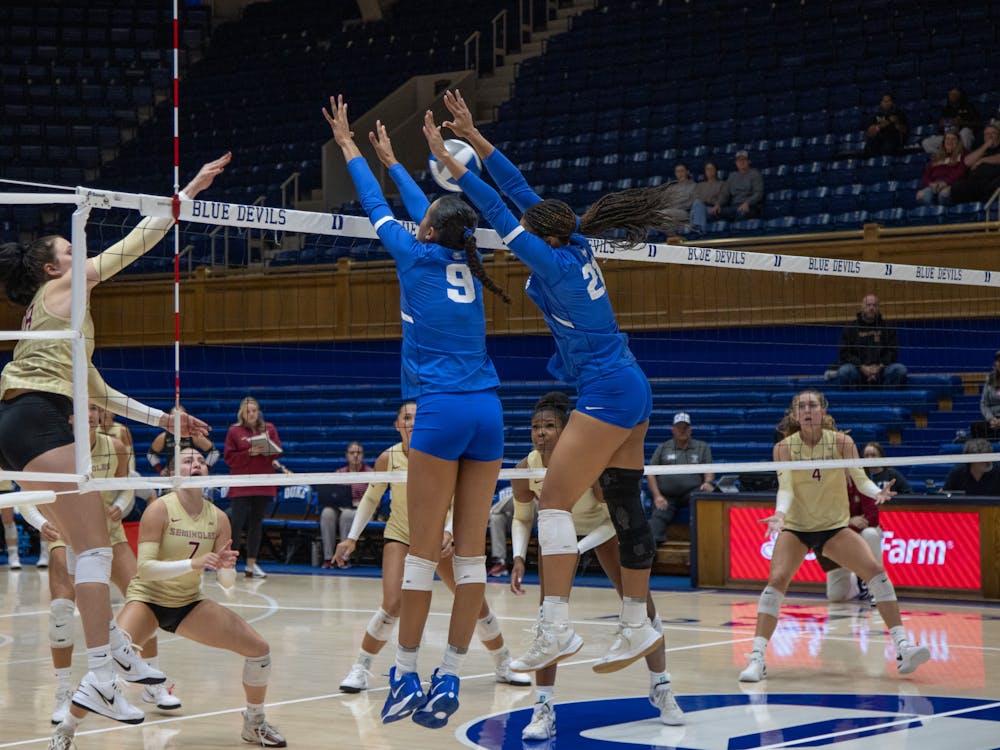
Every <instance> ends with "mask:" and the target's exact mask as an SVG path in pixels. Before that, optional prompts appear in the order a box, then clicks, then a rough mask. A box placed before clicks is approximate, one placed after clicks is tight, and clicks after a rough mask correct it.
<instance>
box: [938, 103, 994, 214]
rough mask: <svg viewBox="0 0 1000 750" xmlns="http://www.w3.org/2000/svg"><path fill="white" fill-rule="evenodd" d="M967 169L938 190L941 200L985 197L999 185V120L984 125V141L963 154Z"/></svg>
mask: <svg viewBox="0 0 1000 750" xmlns="http://www.w3.org/2000/svg"><path fill="white" fill-rule="evenodd" d="M965 166H966V167H968V168H969V171H968V172H966V173H965V175H964V176H963V177H962V178H961V179H958V180H956V181H955V183H954V184H953V185H950V186H949V187H946V188H944V189H943V190H941V192H940V193H939V194H938V200H939V201H940V202H941V203H946V204H947V203H976V202H977V201H979V202H981V201H988V200H989V199H990V196H992V195H993V193H994V192H995V191H996V189H997V188H998V187H1000V120H991V121H990V124H989V125H987V126H986V127H985V128H983V145H982V146H980V147H979V148H977V149H976V150H974V151H970V152H969V153H967V154H966V155H965Z"/></svg>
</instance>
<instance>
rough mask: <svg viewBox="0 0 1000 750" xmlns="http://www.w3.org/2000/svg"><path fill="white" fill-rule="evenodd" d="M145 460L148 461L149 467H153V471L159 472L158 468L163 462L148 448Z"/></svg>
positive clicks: (158, 455) (157, 454)
mask: <svg viewBox="0 0 1000 750" xmlns="http://www.w3.org/2000/svg"><path fill="white" fill-rule="evenodd" d="M146 460H147V461H149V465H150V466H152V467H153V469H154V470H155V471H159V470H160V466H161V464H162V463H163V461H162V460H161V459H160V454H159V453H157V452H156V451H154V450H153V449H152V448H150V449H149V450H148V451H146Z"/></svg>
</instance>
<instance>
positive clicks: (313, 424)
mask: <svg viewBox="0 0 1000 750" xmlns="http://www.w3.org/2000/svg"><path fill="white" fill-rule="evenodd" d="M2 204H13V205H48V206H60V205H61V206H68V207H69V208H71V209H73V217H72V221H71V228H72V233H71V236H70V238H69V239H70V240H71V242H72V243H73V245H74V247H87V248H88V252H89V253H90V254H94V253H96V252H99V251H101V250H103V249H105V248H107V247H109V246H112V245H113V244H114V243H115V242H117V241H118V240H120V239H121V238H122V237H123V236H124V235H125V234H127V233H128V231H130V230H131V228H133V227H134V226H135V225H136V224H137V223H138V221H139V220H140V218H142V217H146V216H149V217H159V218H167V219H169V218H170V217H172V216H175V215H176V216H177V218H178V222H179V223H178V224H177V227H176V229H175V230H172V232H173V235H170V234H168V236H167V237H166V238H165V239H163V241H162V242H160V241H158V242H157V243H156V244H155V245H154V246H152V247H151V249H150V250H149V252H148V253H146V254H145V255H144V256H143V257H142V258H141V259H139V260H138V261H136V262H135V264H134V265H133V266H130V268H129V269H127V270H126V271H125V272H123V273H121V274H119V275H118V276H116V277H115V278H114V279H113V280H110V281H109V282H107V283H105V284H101V286H100V287H99V288H98V289H97V290H95V292H94V296H93V300H92V314H93V318H94V320H95V324H96V330H97V344H98V349H97V351H96V353H95V356H94V362H95V364H96V365H97V367H98V369H99V370H100V372H101V373H102V374H103V376H104V379H105V380H106V381H107V382H108V383H109V384H110V385H111V386H113V387H114V388H116V389H118V390H119V391H122V392H124V393H125V394H128V395H129V396H131V397H134V398H135V399H138V400H139V401H141V402H143V403H146V404H148V405H150V406H153V407H158V408H160V409H162V410H164V411H168V410H169V409H170V408H171V406H173V405H174V403H176V402H177V400H178V398H179V402H180V403H182V404H183V405H184V407H185V408H186V409H187V411H189V412H190V413H192V414H194V415H195V416H198V417H200V418H202V419H204V420H205V421H207V422H209V423H210V424H211V425H212V426H213V428H214V429H213V432H212V434H211V435H210V438H211V439H212V441H213V442H214V443H215V445H216V447H217V448H218V449H219V450H220V451H221V450H222V447H223V445H222V444H223V441H224V437H225V432H226V427H227V426H228V425H229V424H231V423H233V422H235V421H236V413H237V408H238V406H239V403H240V401H241V399H242V397H243V396H247V395H249V396H253V397H254V398H256V399H257V400H258V401H259V402H260V403H261V406H262V409H263V413H264V416H265V418H266V419H267V420H268V421H271V422H273V423H274V424H275V425H276V427H277V428H278V431H279V434H280V435H281V438H282V441H283V447H284V454H283V455H282V457H281V461H282V463H283V464H284V465H286V466H288V467H290V468H292V469H293V471H294V473H293V474H279V473H276V474H275V475H274V476H273V477H268V479H267V483H268V484H275V485H302V484H308V485H311V486H318V485H328V484H343V483H351V482H370V481H400V480H402V479H404V477H401V476H399V475H396V474H391V473H386V474H371V473H364V474H352V473H339V472H337V471H336V469H338V468H339V467H341V466H342V465H343V463H344V461H343V458H344V450H345V449H346V447H347V445H348V444H349V443H350V442H352V441H354V440H358V441H361V442H362V443H363V444H364V445H365V447H366V449H367V455H366V460H367V461H368V462H369V463H371V462H372V461H373V460H374V457H375V456H377V455H378V453H379V452H381V450H383V449H384V448H386V447H388V446H390V445H392V444H393V443H395V442H398V440H399V436H398V434H397V433H396V431H395V429H394V428H393V421H394V418H395V415H396V411H397V409H398V406H399V403H400V398H399V337H400V321H399V304H398V284H397V283H396V279H395V269H394V266H393V264H392V262H391V259H390V258H389V256H388V255H387V254H386V253H385V251H384V249H382V248H381V246H380V244H379V242H378V239H377V236H376V234H375V232H374V230H373V229H372V227H371V224H370V223H369V222H368V220H367V218H365V217H362V216H351V215H345V214H328V213H316V212H309V211H300V210H293V209H288V208H279V207H271V206H263V205H243V204H235V203H224V202H214V201H208V200H194V201H184V202H182V203H180V205H179V206H175V205H174V204H173V201H172V199H171V198H169V197H162V196H149V195H140V194H131V193H121V192H113V191H105V190H93V189H87V188H77V189H76V190H73V191H71V192H52V191H45V192H6V193H0V205H2ZM396 215H397V216H398V217H402V216H404V215H405V214H404V213H403V212H402V211H401V210H397V211H396ZM403 223H404V225H406V226H407V227H408V228H409V229H410V230H411V231H414V232H415V231H416V224H414V223H413V222H405V221H404V222H403ZM476 239H477V242H478V245H479V247H480V249H481V250H482V251H483V252H484V254H486V255H487V259H486V263H485V267H486V270H487V272H488V273H489V274H490V275H491V276H493V277H494V278H495V279H497V280H498V282H499V283H500V284H501V286H504V287H505V288H506V290H507V292H508V293H510V294H511V296H512V297H513V298H514V299H513V303H512V304H511V305H510V306H504V305H503V304H502V303H500V302H499V301H498V300H495V299H493V298H492V295H487V299H486V308H487V318H488V332H489V334H490V338H489V341H488V348H489V349H490V351H491V355H492V356H493V358H494V361H495V362H496V364H497V368H498V370H499V372H500V374H501V378H502V379H503V381H504V385H503V387H502V390H501V398H502V401H503V402H504V406H505V411H506V421H507V427H506V431H507V440H506V449H505V462H504V466H505V467H506V468H505V469H504V471H503V473H502V475H501V478H502V479H505V480H506V479H510V478H512V477H514V476H540V475H541V472H540V471H538V470H535V471H531V470H524V471H520V470H515V469H513V468H511V467H513V466H514V464H516V463H517V461H519V460H520V459H522V458H523V457H524V456H525V455H527V453H528V452H529V451H530V450H531V439H530V422H531V416H532V412H533V406H534V403H535V401H536V400H537V398H538V397H539V396H541V395H542V394H543V393H545V392H546V391H549V390H563V391H567V392H568V393H569V395H570V396H571V398H572V397H573V396H574V395H575V394H574V393H573V392H572V391H571V390H570V389H568V388H567V387H566V386H565V385H563V384H560V383H557V382H555V381H552V380H551V377H550V376H549V375H547V374H546V372H545V362H546V360H547V359H548V357H549V355H550V354H551V352H552V350H553V345H552V341H551V337H550V336H549V334H548V332H547V331H546V330H545V328H544V324H543V322H542V321H541V317H540V316H539V314H538V312H537V310H536V309H535V307H534V305H533V303H531V302H530V300H529V299H528V298H527V296H526V295H525V294H524V293H523V291H521V288H523V285H524V281H525V279H526V277H527V275H528V271H527V269H525V268H524V267H523V266H522V265H521V264H520V263H519V262H518V261H517V260H516V259H514V258H513V256H511V255H509V254H508V253H506V252H504V250H505V248H504V245H503V243H502V242H501V240H500V238H499V237H498V236H497V234H496V233H495V232H494V231H492V230H490V229H485V228H480V229H478V230H477V232H476ZM157 240H158V238H157ZM593 248H594V251H595V255H596V256H597V257H598V259H599V260H600V261H601V263H600V267H601V270H602V273H601V274H600V276H601V278H600V280H599V283H600V284H602V285H606V287H607V291H608V293H609V294H610V296H611V299H612V302H613V306H614V307H615V309H616V311H617V314H618V319H619V324H620V326H621V327H622V329H623V330H625V331H627V332H628V333H629V334H630V335H631V340H632V347H633V350H634V351H635V353H636V356H637V358H638V359H639V362H640V364H641V365H642V366H643V368H644V369H645V370H646V372H647V374H648V375H649V376H650V379H651V382H652V384H653V390H654V412H653V417H652V419H651V423H650V432H649V435H648V439H647V444H646V456H647V460H648V459H649V457H651V456H652V453H653V450H654V449H655V447H656V446H657V445H658V444H659V443H661V442H663V441H664V440H667V439H669V438H670V436H671V423H672V418H673V415H674V414H675V413H677V412H684V413H686V414H688V415H690V419H691V422H692V426H693V436H694V437H695V438H696V439H699V440H703V441H705V442H707V443H708V444H709V446H710V447H711V448H712V450H713V456H714V460H713V463H712V464H707V465H700V464H698V465H685V466H647V474H690V473H695V472H703V471H711V472H712V473H714V474H715V476H716V477H720V476H723V475H727V474H728V475H733V474H745V473H751V472H771V471H774V470H775V469H777V468H782V466H784V465H782V464H776V463H773V462H771V461H770V456H771V446H772V444H773V441H774V429H775V425H776V424H777V423H778V422H779V420H780V419H781V418H782V416H783V415H784V413H785V410H786V408H787V407H788V405H789V402H790V399H791V396H792V394H793V393H795V392H797V391H800V390H803V389H806V388H815V389H817V390H820V391H822V392H824V393H825V394H826V396H827V398H828V400H829V403H830V413H831V415H832V416H833V417H834V418H835V419H836V420H837V423H838V427H839V428H840V429H844V430H846V431H848V432H849V433H850V434H851V435H852V436H853V438H854V440H855V442H856V443H857V444H858V447H859V449H860V448H861V447H862V446H863V445H864V444H865V443H867V442H878V443H880V444H881V445H882V446H883V448H884V450H885V452H886V454H887V455H886V457H885V458H884V459H859V460H853V461H851V460H845V461H835V462H816V464H817V466H827V467H830V468H834V467H846V466H853V465H864V466H889V465H892V466H896V467H910V468H911V469H914V470H915V471H916V473H917V475H918V476H919V477H923V476H924V475H925V474H926V475H927V476H934V477H936V478H937V479H938V480H940V479H941V478H942V477H943V473H944V471H945V470H946V469H947V468H949V467H950V466H951V465H953V464H956V463H962V462H970V461H992V460H995V459H1000V453H994V452H993V451H992V449H991V450H990V451H989V452H986V453H977V454H974V455H970V454H962V453H961V450H962V446H961V445H960V444H959V443H956V442H954V435H955V432H956V429H958V428H966V427H967V426H968V423H969V422H971V421H975V420H978V419H981V416H980V415H979V413H978V411H979V410H978V389H979V388H980V386H981V381H979V382H976V381H974V380H973V379H972V378H971V374H974V373H976V372H978V373H980V374H981V373H984V372H986V371H987V370H988V369H989V366H990V364H991V362H992V360H993V352H994V351H995V350H996V349H997V348H998V347H1000V336H997V334H996V331H997V321H998V319H1000V294H998V288H1000V274H997V273H994V272H992V271H990V270H984V269H968V268H958V267H952V266H949V265H944V264H933V265H913V264H905V263H892V262H889V263H887V262H870V261H864V260H857V259H854V258H850V257H846V253H842V252H841V251H834V252H837V253H840V255H839V257H838V255H835V254H831V256H830V257H814V256H803V255H798V254H796V253H794V252H787V253H774V252H755V251H752V250H750V249H747V248H746V247H741V246H739V245H738V244H734V245H732V246H727V247H696V246H689V245H672V244H663V243H648V244H646V245H643V246H641V247H639V248H636V249H633V250H626V251H622V250H621V249H620V248H618V247H616V246H615V245H614V244H613V243H612V242H611V241H608V240H594V241H593ZM72 273H73V295H72V298H73V302H72V325H71V329H70V330H69V331H67V332H58V333H52V334H26V333H24V332H21V331H16V330H13V329H14V328H15V327H16V325H11V326H8V327H9V328H11V329H12V330H9V331H6V332H3V333H2V334H0V338H2V339H4V340H7V341H16V340H18V339H23V338H27V337H29V336H31V337H46V336H47V337H50V338H61V339H65V340H68V341H69V342H70V345H71V347H72V351H73V355H74V375H73V380H74V394H75V395H76V398H75V399H74V418H75V419H74V430H75V434H76V445H77V471H76V473H75V474H72V475H28V474H25V473H23V472H7V471H3V472H0V478H9V479H14V480H23V479H30V478H34V479H42V480H48V481H55V480H62V481H68V482H71V483H77V484H78V485H79V487H80V488H81V489H84V490H91V489H100V490H110V489H122V488H131V489H148V488H153V489H164V488H169V487H181V486H192V487H231V486H259V484H260V483H261V477H260V475H249V476H234V475H231V474H227V473H224V470H219V469H217V470H216V472H214V473H212V474H211V475H210V476H207V477H189V478H181V477H179V476H176V475H175V476H172V477H159V476H150V474H152V473H153V472H152V471H151V469H150V467H149V466H148V465H145V461H144V459H143V456H144V453H145V451H146V449H147V448H148V446H149V444H150V443H151V441H152V439H153V438H154V437H155V436H156V434H158V433H159V429H158V428H155V427H151V426H148V425H141V424H140V425H137V424H135V423H129V426H130V428H131V429H132V431H133V434H134V436H135V444H136V454H137V465H138V467H139V471H140V473H141V474H143V475H145V476H143V477H141V478H136V477H131V478H123V479H95V478H92V477H91V467H90V456H89V451H88V447H87V446H88V445H89V439H88V437H87V400H88V399H87V393H88V392H87V374H86V369H85V363H86V351H85V342H84V340H83V337H82V335H81V333H80V330H81V329H80V325H81V322H82V320H83V313H84V310H85V305H86V299H85V268H84V263H83V259H82V255H81V254H74V264H73V270H72ZM869 294H877V295H878V296H879V297H880V298H881V299H882V314H883V315H885V317H886V318H887V319H888V321H889V323H890V324H891V325H893V326H895V327H896V328H897V330H898V336H899V360H900V361H901V362H903V363H904V364H906V366H907V368H908V370H909V375H908V379H907V382H906V384H905V385H900V386H894V385H879V386H872V387H862V388H853V389H849V388H845V387H842V386H841V385H839V384H838V383H837V381H836V379H830V376H831V375H833V374H834V373H835V371H836V366H835V365H836V363H837V361H838V357H839V352H838V348H839V337H840V334H841V330H842V329H843V327H844V326H845V324H847V323H848V322H849V321H850V320H852V319H853V318H854V316H855V313H857V311H858V307H859V303H860V302H861V300H862V299H863V298H864V297H865V296H866V295H869ZM175 309H176V311H177V312H179V316H175V314H174V313H175ZM107 341H111V342H113V344H112V345H109V346H105V345H104V342H107ZM5 355H6V357H5V359H6V358H9V356H10V350H9V349H8V350H7V351H6V352H5ZM178 384H179V387H178ZM789 466H790V465H789ZM796 466H797V467H798V468H801V467H802V464H801V463H799V464H796ZM920 467H931V468H930V469H928V470H927V471H926V472H925V471H924V470H923V469H922V468H920ZM914 484H920V485H922V484H923V481H922V479H921V481H919V482H914Z"/></svg>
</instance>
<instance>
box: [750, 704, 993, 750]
mask: <svg viewBox="0 0 1000 750" xmlns="http://www.w3.org/2000/svg"><path fill="white" fill-rule="evenodd" d="M998 707H1000V701H997V702H995V703H984V704H983V705H981V706H969V707H967V708H956V709H955V710H954V711H942V712H941V713H939V714H914V715H913V716H911V717H910V718H908V719H895V720H893V721H887V722H884V723H882V724H869V725H867V726H865V727H857V728H855V729H845V730H843V731H840V732H828V733H827V734H816V735H812V736H811V737H800V738H798V739H796V740H788V742H778V743H775V744H773V745H763V746H761V747H759V748H757V750H777V748H782V747H795V746H796V745H802V744H805V743H807V742H819V741H820V740H831V739H836V738H837V737H847V736H850V735H852V734H864V733H867V732H871V731H872V730H875V729H888V728H890V727H898V726H900V725H903V724H912V723H913V722H915V721H919V722H921V723H924V722H925V721H927V720H930V719H945V718H947V717H949V716H960V715H961V714H969V713H978V712H979V711H988V710H989V709H992V708H998Z"/></svg>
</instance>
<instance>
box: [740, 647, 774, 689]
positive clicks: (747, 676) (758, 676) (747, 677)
mask: <svg viewBox="0 0 1000 750" xmlns="http://www.w3.org/2000/svg"><path fill="white" fill-rule="evenodd" d="M747 659H749V663H748V664H747V667H746V669H744V670H743V671H742V672H740V682H760V681H761V680H763V679H766V678H767V667H766V666H765V664H764V654H762V653H760V652H759V651H752V652H751V653H749V654H747Z"/></svg>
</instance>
